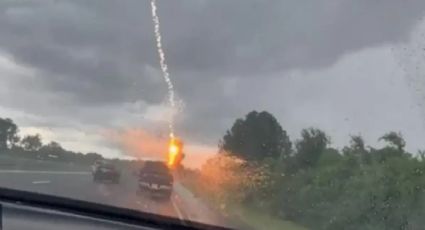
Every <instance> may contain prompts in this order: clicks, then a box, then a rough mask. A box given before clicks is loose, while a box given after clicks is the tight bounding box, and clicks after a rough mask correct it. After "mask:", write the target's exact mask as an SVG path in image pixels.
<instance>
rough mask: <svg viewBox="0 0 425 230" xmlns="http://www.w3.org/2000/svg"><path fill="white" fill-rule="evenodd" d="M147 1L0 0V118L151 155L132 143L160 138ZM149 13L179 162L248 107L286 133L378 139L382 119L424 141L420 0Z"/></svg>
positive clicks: (51, 135) (258, 4)
mask: <svg viewBox="0 0 425 230" xmlns="http://www.w3.org/2000/svg"><path fill="white" fill-rule="evenodd" d="M149 7H150V4H149V2H148V1H147V0H146V1H140V0H123V1H115V0H93V1H85V0H24V1H14V0H5V1H1V2H0V80H1V84H0V117H10V118H12V119H13V120H14V121H15V122H16V123H17V124H18V125H19V126H20V131H21V135H26V134H35V133H40V134H41V135H42V136H43V139H44V141H45V142H48V141H52V140H54V141H58V142H60V143H61V144H62V145H63V146H64V147H66V148H68V149H71V150H74V151H81V152H91V151H95V152H99V153H101V154H103V155H105V156H109V157H120V156H129V155H130V156H134V155H138V156H139V155H140V154H143V156H146V157H154V155H152V154H150V153H146V152H144V153H135V152H137V151H139V150H136V151H135V150H134V146H133V144H134V141H133V140H138V138H139V139H140V140H143V137H146V135H149V138H148V139H149V140H155V141H156V140H163V139H164V138H166V136H167V114H168V113H167V111H168V106H167V85H166V84H165V82H163V80H162V77H161V72H160V67H159V59H158V54H157V51H156V45H155V38H154V34H153V24H152V20H151V14H150V13H151V12H150V8H149ZM158 14H159V17H160V21H161V32H162V37H163V46H164V50H165V53H166V58H167V63H168V66H169V71H170V73H171V78H172V80H173V82H174V85H175V89H176V94H177V98H178V104H179V108H180V111H179V113H178V114H177V116H176V133H177V135H178V136H180V137H181V138H182V139H183V140H184V141H185V146H186V147H187V154H188V158H187V159H186V160H187V162H191V163H190V164H191V165H196V164H199V162H202V161H203V160H205V159H206V156H207V155H209V154H211V153H214V152H216V146H217V143H218V141H219V139H220V138H221V137H222V136H223V134H224V133H225V131H226V130H227V129H229V128H230V127H231V125H232V123H233V122H234V120H235V119H237V118H240V117H243V116H245V115H246V114H247V113H248V112H250V111H252V110H257V111H263V110H267V111H269V112H271V113H272V114H273V115H274V116H275V117H276V118H277V119H278V121H279V122H280V123H281V125H282V127H283V128H284V129H285V130H287V131H288V133H289V134H290V137H291V139H292V140H296V139H297V138H299V133H300V131H301V129H303V128H308V127H317V128H320V129H323V130H324V131H325V132H327V134H328V135H329V136H330V137H331V139H332V145H333V146H335V147H338V148H340V147H342V146H343V145H345V144H347V143H348V142H349V136H350V135H356V134H361V135H362V136H363V137H364V138H365V141H366V143H367V144H368V145H373V146H376V145H378V146H379V144H382V143H378V141H377V140H378V138H379V137H380V136H382V135H383V134H384V133H385V132H388V131H392V130H394V131H400V132H401V133H402V134H403V136H404V137H405V139H406V141H407V149H408V150H409V151H412V152H416V151H417V150H418V149H425V142H424V141H423V140H425V122H424V121H425V109H424V106H425V105H423V104H422V102H423V101H424V99H425V92H424V89H425V79H424V78H423V76H424V73H425V65H424V64H423V60H424V58H425V42H423V40H424V39H423V38H424V33H425V21H424V20H423V19H424V16H425V1H422V0H406V1H400V0H376V1H370V0H316V1H297V0H269V1H260V0H233V1H228V0H179V1H166V0H158ZM124 137H128V138H130V140H131V141H129V140H128V139H127V140H126V141H123V140H124V139H123V138H124ZM128 143H131V146H128ZM138 144H140V143H138ZM137 146H139V145H137ZM140 151H148V150H146V149H142V150H140Z"/></svg>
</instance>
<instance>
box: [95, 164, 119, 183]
mask: <svg viewBox="0 0 425 230" xmlns="http://www.w3.org/2000/svg"><path fill="white" fill-rule="evenodd" d="M120 177H121V173H120V172H119V171H118V170H117V168H116V167H115V166H114V165H112V164H100V165H98V166H96V167H95V168H94V169H93V181H94V182H104V181H110V182H112V183H115V184H118V183H119V181H120Z"/></svg>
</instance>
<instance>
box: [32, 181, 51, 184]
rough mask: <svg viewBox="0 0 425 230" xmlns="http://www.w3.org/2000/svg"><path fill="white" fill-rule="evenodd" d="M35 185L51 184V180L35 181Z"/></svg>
mask: <svg viewBox="0 0 425 230" xmlns="http://www.w3.org/2000/svg"><path fill="white" fill-rule="evenodd" d="M32 183H33V184H50V181H49V180H39V181H33V182H32Z"/></svg>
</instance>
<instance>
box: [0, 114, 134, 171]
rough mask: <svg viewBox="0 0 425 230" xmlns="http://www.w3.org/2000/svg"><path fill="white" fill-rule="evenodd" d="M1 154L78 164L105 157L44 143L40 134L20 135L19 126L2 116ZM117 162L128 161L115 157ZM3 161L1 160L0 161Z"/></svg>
mask: <svg viewBox="0 0 425 230" xmlns="http://www.w3.org/2000/svg"><path fill="white" fill-rule="evenodd" d="M0 156H8V157H19V158H25V159H35V160H44V161H52V162H61V163H71V164H78V165H91V164H93V163H94V162H95V161H96V160H101V159H104V158H103V156H102V155H101V154H99V153H94V152H92V153H86V154H83V153H80V152H73V151H69V150H66V149H64V148H63V147H62V146H61V145H60V144H59V143H57V142H54V141H52V142H50V143H47V144H43V142H42V137H41V136H40V135H39V134H35V135H27V136H24V137H21V136H20V135H19V127H18V126H17V125H16V124H15V123H14V122H13V120H11V119H9V118H0ZM114 161H115V162H117V163H125V162H126V161H124V160H120V159H114ZM0 163H1V162H0Z"/></svg>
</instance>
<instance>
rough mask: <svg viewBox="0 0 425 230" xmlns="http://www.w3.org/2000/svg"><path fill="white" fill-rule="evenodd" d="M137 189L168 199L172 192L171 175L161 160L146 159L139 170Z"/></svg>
mask: <svg viewBox="0 0 425 230" xmlns="http://www.w3.org/2000/svg"><path fill="white" fill-rule="evenodd" d="M139 191H140V192H148V193H149V194H150V195H151V196H154V197H162V198H165V199H169V198H170V197H171V194H172V192H173V175H172V173H171V171H170V169H169V168H168V166H167V165H166V164H165V163H164V162H162V161H146V162H145V163H144V164H143V166H142V168H141V170H140V172H139Z"/></svg>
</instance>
